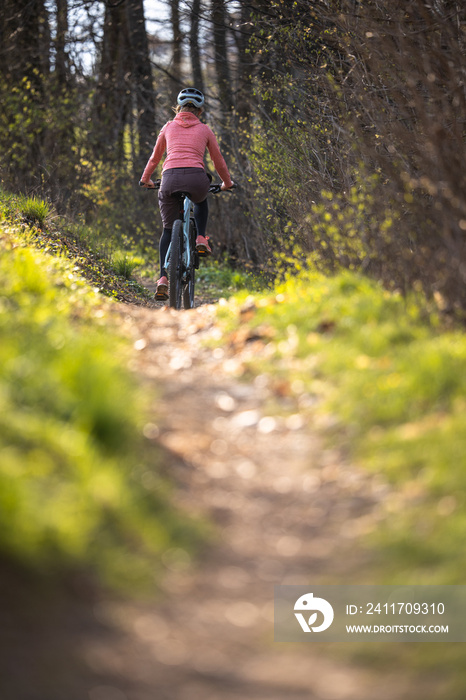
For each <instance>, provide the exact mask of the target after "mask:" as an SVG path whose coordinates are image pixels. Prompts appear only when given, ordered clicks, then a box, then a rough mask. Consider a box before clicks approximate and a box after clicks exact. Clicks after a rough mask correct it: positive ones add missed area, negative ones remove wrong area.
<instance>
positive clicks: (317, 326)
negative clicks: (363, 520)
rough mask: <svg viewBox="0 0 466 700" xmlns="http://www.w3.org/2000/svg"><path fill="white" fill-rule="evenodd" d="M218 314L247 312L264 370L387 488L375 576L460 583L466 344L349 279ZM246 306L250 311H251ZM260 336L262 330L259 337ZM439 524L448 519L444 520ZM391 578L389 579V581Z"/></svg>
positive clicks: (413, 303)
mask: <svg viewBox="0 0 466 700" xmlns="http://www.w3.org/2000/svg"><path fill="white" fill-rule="evenodd" d="M244 301H245V297H244V295H243V296H242V297H238V298H237V299H236V300H233V301H232V302H230V303H229V304H228V305H227V306H224V307H222V309H221V314H223V316H224V318H225V322H228V324H229V327H230V328H231V327H235V326H237V324H238V323H240V322H241V321H240V319H242V318H245V317H246V318H247V317H248V316H252V317H253V318H252V320H251V321H249V323H250V324H251V325H252V326H253V327H255V328H258V331H257V334H256V335H257V337H262V338H263V339H264V342H268V343H270V345H269V351H268V353H267V360H266V363H267V364H266V365H265V366H264V357H263V356H262V355H261V354H259V356H258V362H260V366H259V365H256V364H255V361H254V360H251V362H250V365H249V369H250V370H251V371H256V372H258V371H260V372H264V371H270V372H271V373H272V375H274V376H277V375H278V376H280V378H281V382H282V383H283V382H285V383H286V384H287V385H288V386H289V387H290V391H292V392H294V393H295V394H296V396H297V399H298V401H301V402H302V405H303V406H305V405H306V404H309V402H311V403H312V402H316V401H317V402H318V406H319V409H316V410H320V411H322V412H324V413H329V412H330V413H331V414H333V415H334V416H335V417H336V418H337V419H338V421H337V422H334V426H333V427H332V428H331V429H329V431H328V439H329V440H332V441H336V442H337V444H338V445H339V446H340V447H344V448H345V449H346V450H348V451H349V452H350V453H351V454H352V456H353V458H354V459H356V460H357V462H358V463H360V464H362V465H364V466H366V467H367V468H368V469H370V470H372V471H373V472H374V474H376V475H377V479H378V480H379V482H380V481H384V480H385V481H387V482H388V483H389V484H391V487H390V489H389V496H388V498H387V502H386V508H385V509H384V510H383V512H382V514H381V516H380V519H379V520H377V521H376V520H374V521H373V522H372V523H371V524H370V526H369V525H368V526H367V529H368V530H369V531H370V535H369V537H370V538H371V540H372V542H373V545H374V551H375V550H378V551H379V552H380V545H381V544H383V551H384V562H385V564H384V568H383V570H381V572H380V575H381V576H382V577H383V578H384V579H385V580H386V579H387V576H388V575H389V576H390V580H403V581H404V582H407V581H419V577H421V576H422V581H424V582H427V581H431V582H439V583H460V582H461V581H462V576H463V573H462V572H463V568H464V561H463V547H462V542H464V538H465V537H466V517H465V515H464V506H465V503H466V479H465V475H464V469H463V463H464V458H463V455H464V452H465V449H466V441H465V436H466V412H465V406H466V400H465V396H466V337H465V335H464V333H463V332H462V330H459V329H458V330H449V331H447V330H445V329H442V327H441V322H440V319H439V316H438V313H437V311H436V309H435V308H433V307H431V306H429V305H428V304H427V303H426V302H425V301H423V300H422V299H421V298H417V297H415V296H413V295H408V296H407V297H403V296H402V295H401V294H399V293H396V292H389V291H387V290H385V289H384V288H383V287H381V286H380V285H379V284H377V283H375V282H373V281H370V280H369V279H367V278H365V277H361V276H357V275H355V274H353V273H349V272H346V273H341V274H339V275H336V276H333V277H325V276H322V275H320V274H317V273H309V272H306V271H303V272H301V274H300V275H299V276H297V277H295V278H293V279H288V280H287V281H286V282H285V283H283V284H281V285H279V286H277V287H276V289H275V290H274V293H273V295H270V296H264V297H260V296H251V297H249V298H248V299H247V307H248V309H249V313H248V314H241V313H239V311H240V309H241V308H242V306H243V305H244ZM251 309H252V312H251ZM264 329H265V330H264ZM446 516H448V517H446ZM388 572H390V573H388Z"/></svg>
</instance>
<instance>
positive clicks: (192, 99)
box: [176, 88, 204, 108]
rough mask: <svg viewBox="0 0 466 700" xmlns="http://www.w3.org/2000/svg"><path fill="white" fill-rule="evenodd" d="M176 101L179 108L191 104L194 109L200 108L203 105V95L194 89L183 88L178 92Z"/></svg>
mask: <svg viewBox="0 0 466 700" xmlns="http://www.w3.org/2000/svg"><path fill="white" fill-rule="evenodd" d="M176 101H177V102H178V104H179V105H180V106H181V107H184V105H187V104H189V103H191V104H193V105H194V106H195V107H197V108H200V107H202V105H203V104H204V95H203V94H202V92H201V91H200V90H197V89H196V88H185V89H184V90H182V91H181V92H180V94H179V95H178V98H177V100H176Z"/></svg>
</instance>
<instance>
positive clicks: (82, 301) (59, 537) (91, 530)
mask: <svg viewBox="0 0 466 700" xmlns="http://www.w3.org/2000/svg"><path fill="white" fill-rule="evenodd" d="M49 236H50V234H47V232H45V231H42V230H39V229H37V228H32V229H31V228H30V226H29V225H28V226H26V227H25V226H24V222H21V221H19V220H17V219H15V218H14V217H13V218H12V216H11V208H8V210H7V211H6V212H5V208H4V207H3V208H2V220H1V221H0V550H1V552H2V553H3V555H7V556H8V557H10V558H13V559H15V560H18V561H20V562H22V563H23V564H25V565H27V566H29V567H30V568H32V569H35V570H50V569H52V570H63V569H69V568H76V567H78V568H79V567H87V568H91V569H93V570H96V571H98V573H99V574H100V576H101V578H103V579H104V580H106V581H107V582H110V583H112V584H122V583H124V584H125V585H126V584H127V585H133V584H135V583H141V582H142V581H143V580H145V581H146V582H148V583H151V582H152V581H153V573H154V569H155V568H156V567H157V560H158V556H159V555H160V553H162V552H163V551H164V550H165V549H167V548H169V547H172V546H175V545H176V546H188V547H189V546H190V544H192V543H193V542H194V541H196V539H197V537H198V534H197V530H196V527H193V523H192V522H187V521H186V520H185V519H184V518H183V517H181V516H180V515H179V514H177V513H176V512H175V511H174V509H173V508H172V507H171V505H170V497H169V492H168V489H167V486H166V484H165V483H164V482H163V480H162V478H161V477H160V476H159V475H158V472H157V463H156V461H155V460H156V458H157V455H156V454H155V453H154V451H153V450H152V451H148V447H147V445H146V444H145V443H144V439H143V437H142V428H143V425H144V420H145V416H144V405H145V397H144V395H143V392H142V390H141V388H140V387H138V386H137V385H136V384H135V378H134V376H130V374H129V372H128V371H126V370H125V369H124V367H125V365H126V359H127V350H126V348H125V344H124V343H123V342H122V340H121V338H119V337H118V336H117V334H116V331H112V330H111V328H109V325H108V318H106V306H105V304H108V303H110V302H105V301H104V300H103V298H102V296H100V295H98V294H97V293H96V291H95V290H94V289H92V288H91V287H90V286H89V285H88V284H87V283H86V282H85V280H84V279H83V278H82V277H81V270H80V269H79V267H78V266H77V264H76V261H75V260H72V261H70V260H67V259H66V258H64V257H62V256H58V257H57V256H56V255H49V254H48V252H46V251H41V250H38V249H37V248H36V247H35V246H34V247H33V246H31V245H30V243H31V242H33V243H34V244H37V243H39V245H42V244H43V242H44V239H46V238H49ZM64 245H66V244H64ZM49 247H50V246H47V248H49ZM59 247H60V246H58V245H57V246H56V248H59ZM61 247H63V246H61ZM66 247H67V248H68V246H67V245H66ZM56 248H54V249H53V252H56ZM99 286H100V285H99ZM116 288H117V289H119V288H118V287H116ZM148 471H149V472H151V473H152V477H151V479H147V478H146V477H145V475H147V473H148ZM128 545H130V546H128Z"/></svg>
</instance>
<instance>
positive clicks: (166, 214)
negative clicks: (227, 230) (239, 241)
mask: <svg viewBox="0 0 466 700" xmlns="http://www.w3.org/2000/svg"><path fill="white" fill-rule="evenodd" d="M177 103H178V105H177V107H176V110H175V111H176V115H175V118H174V119H173V120H172V121H169V122H167V123H166V124H165V126H164V127H163V128H162V130H161V131H160V133H159V135H158V138H157V142H156V144H155V147H154V150H153V152H152V155H151V157H150V158H149V160H148V162H147V165H146V167H145V170H144V172H143V174H142V177H141V181H140V183H139V184H140V185H143V186H144V187H148V188H153V187H155V184H154V183H153V181H152V180H151V175H152V173H153V172H154V170H155V169H156V167H157V165H158V164H159V162H160V160H161V159H162V156H163V154H164V153H165V151H166V153H167V157H166V158H165V161H164V164H163V168H162V184H161V185H160V189H159V206H160V213H161V216H162V224H163V232H162V236H161V238H160V244H159V252H160V279H159V280H158V281H157V290H156V293H155V297H156V299H161V300H162V299H167V298H168V279H167V271H166V269H165V268H164V262H165V259H166V257H167V251H168V247H169V245H170V240H171V233H172V226H173V223H174V221H175V220H176V218H177V217H178V213H179V202H178V199H177V197H176V196H174V195H175V193H176V192H187V193H189V198H190V199H191V200H192V201H193V202H194V218H195V221H196V226H197V231H198V236H197V238H196V250H197V251H198V252H199V253H200V254H203V255H208V254H210V253H211V252H212V251H211V249H210V246H209V243H208V237H207V236H206V235H205V233H206V226H207V219H208V216H209V208H208V204H207V194H208V192H209V185H210V181H211V177H210V176H209V175H208V174H207V173H206V171H205V169H204V154H205V150H206V148H207V149H208V151H209V154H210V157H211V158H212V161H213V163H214V165H215V168H216V170H217V172H218V174H219V175H220V177H221V178H222V181H223V182H222V186H221V189H222V190H229V189H231V188H232V187H233V181H232V179H231V177H230V173H229V172H228V168H227V166H226V163H225V160H224V158H223V156H222V154H221V153H220V148H219V146H218V143H217V139H216V138H215V135H214V133H213V131H212V129H211V128H210V127H209V126H207V124H203V123H202V122H201V121H200V120H199V117H200V115H201V114H202V111H203V110H202V107H203V105H204V95H203V94H202V92H201V91H200V90H196V88H185V89H184V90H181V92H180V94H179V95H178V99H177Z"/></svg>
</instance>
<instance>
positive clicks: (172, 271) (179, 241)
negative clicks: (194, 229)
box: [168, 219, 183, 309]
mask: <svg viewBox="0 0 466 700" xmlns="http://www.w3.org/2000/svg"><path fill="white" fill-rule="evenodd" d="M182 245H183V222H182V221H181V220H180V219H177V220H176V221H175V223H174V224H173V228H172V237H171V243H170V259H169V261H168V279H169V284H168V303H169V304H170V306H171V308H172V309H181V297H182V292H183V252H182V250H183V249H182Z"/></svg>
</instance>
